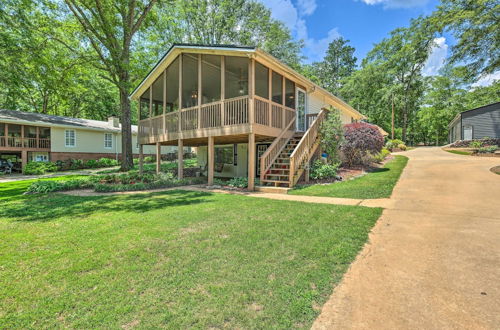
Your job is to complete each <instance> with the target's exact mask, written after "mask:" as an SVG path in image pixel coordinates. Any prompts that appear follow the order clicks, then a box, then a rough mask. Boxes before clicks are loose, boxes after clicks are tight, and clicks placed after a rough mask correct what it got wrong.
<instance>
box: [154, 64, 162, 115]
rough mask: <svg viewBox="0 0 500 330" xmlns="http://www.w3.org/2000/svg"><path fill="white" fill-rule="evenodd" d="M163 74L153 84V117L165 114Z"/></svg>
mask: <svg viewBox="0 0 500 330" xmlns="http://www.w3.org/2000/svg"><path fill="white" fill-rule="evenodd" d="M163 75H164V74H163V73H162V74H161V75H160V76H159V77H158V79H156V80H155V82H154V83H153V86H152V88H153V110H152V112H153V113H152V116H153V117H156V116H159V115H162V114H163Z"/></svg>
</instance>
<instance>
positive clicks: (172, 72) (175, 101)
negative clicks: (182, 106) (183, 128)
mask: <svg viewBox="0 0 500 330" xmlns="http://www.w3.org/2000/svg"><path fill="white" fill-rule="evenodd" d="M166 72H167V108H166V109H165V112H172V111H177V110H179V57H177V58H176V59H175V60H174V61H173V62H172V63H170V65H169V66H168V68H167V71H166Z"/></svg>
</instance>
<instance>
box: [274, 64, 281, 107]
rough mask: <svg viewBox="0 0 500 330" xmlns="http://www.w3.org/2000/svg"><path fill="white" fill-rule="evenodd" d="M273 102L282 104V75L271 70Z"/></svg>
mask: <svg viewBox="0 0 500 330" xmlns="http://www.w3.org/2000/svg"><path fill="white" fill-rule="evenodd" d="M272 88H273V98H272V99H273V102H276V103H279V104H283V76H282V75H280V74H279V73H276V72H273V86H272Z"/></svg>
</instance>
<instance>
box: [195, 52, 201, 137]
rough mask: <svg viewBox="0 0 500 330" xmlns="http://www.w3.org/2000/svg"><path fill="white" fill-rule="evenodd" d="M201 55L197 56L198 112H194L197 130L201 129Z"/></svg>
mask: <svg viewBox="0 0 500 330" xmlns="http://www.w3.org/2000/svg"><path fill="white" fill-rule="evenodd" d="M201 56H202V55H201V54H198V92H197V93H198V111H196V113H197V115H196V116H197V117H198V118H196V119H197V121H196V122H197V123H196V128H197V129H200V128H201V101H202V99H201V94H202V90H201V87H202V86H201V80H202V77H201V73H202V72H201Z"/></svg>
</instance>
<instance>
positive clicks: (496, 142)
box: [450, 137, 500, 148]
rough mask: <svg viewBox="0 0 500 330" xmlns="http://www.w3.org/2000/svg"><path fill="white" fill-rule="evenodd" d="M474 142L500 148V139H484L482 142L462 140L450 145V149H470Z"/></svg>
mask: <svg viewBox="0 0 500 330" xmlns="http://www.w3.org/2000/svg"><path fill="white" fill-rule="evenodd" d="M474 141H479V142H481V143H482V146H498V147H500V139H498V138H497V139H492V138H486V137H485V138H482V139H480V140H472V141H470V140H460V141H456V142H453V143H452V144H451V145H450V148H470V144H471V142H474Z"/></svg>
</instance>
